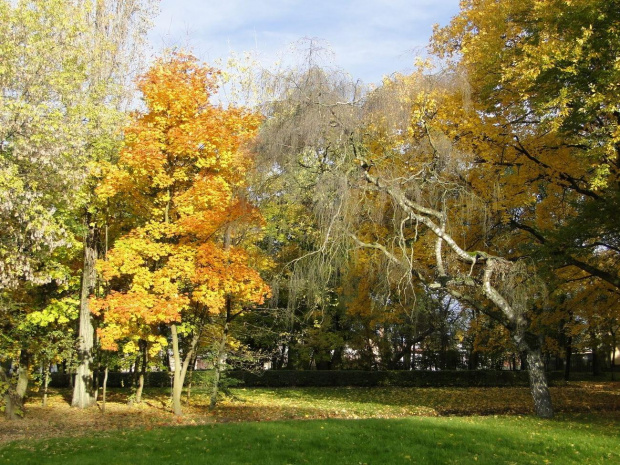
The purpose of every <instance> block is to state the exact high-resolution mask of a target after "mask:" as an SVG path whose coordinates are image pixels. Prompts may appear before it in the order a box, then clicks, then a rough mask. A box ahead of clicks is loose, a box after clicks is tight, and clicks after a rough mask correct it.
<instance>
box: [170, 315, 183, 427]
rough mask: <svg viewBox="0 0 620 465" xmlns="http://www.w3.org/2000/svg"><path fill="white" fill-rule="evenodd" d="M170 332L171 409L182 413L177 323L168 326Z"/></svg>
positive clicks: (176, 413)
mask: <svg viewBox="0 0 620 465" xmlns="http://www.w3.org/2000/svg"><path fill="white" fill-rule="evenodd" d="M170 330H171V333H172V357H173V360H174V377H173V382H172V411H173V412H174V414H175V415H177V416H181V415H183V409H182V408H181V393H182V392H183V380H182V379H181V356H180V354H179V336H178V334H177V325H176V324H173V325H172V326H171V327H170Z"/></svg>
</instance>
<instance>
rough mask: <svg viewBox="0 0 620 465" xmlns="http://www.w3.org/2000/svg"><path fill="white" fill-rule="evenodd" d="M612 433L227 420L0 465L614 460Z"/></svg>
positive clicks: (592, 425)
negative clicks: (222, 422)
mask: <svg viewBox="0 0 620 465" xmlns="http://www.w3.org/2000/svg"><path fill="white" fill-rule="evenodd" d="M619 437H620V425H618V423H616V422H615V421H614V420H613V419H609V418H607V419H606V417H605V416H603V417H594V416H590V415H588V416H578V415H570V416H560V417H559V418H557V419H555V420H552V421H541V420H538V419H536V418H534V417H521V416H512V417H504V416H500V417H493V416H489V417H442V418H432V417H410V418H401V419H365V420H331V419H330V420H311V421H277V422H254V423H227V424H212V425H206V426H195V427H169V428H160V429H153V430H150V431H146V430H133V431H115V432H106V433H99V434H98V435H96V436H91V437H74V438H62V439H51V440H45V441H18V442H13V443H10V444H7V445H6V446H4V447H3V448H0V464H19V465H27V464H46V465H47V464H49V465H53V464H63V465H68V464H80V465H88V464H109V465H115V464H136V465H140V464H145V465H146V464H148V465H158V464H167V465H173V464H202V463H204V464H303V463H309V464H338V465H344V464H392V463H393V464H403V463H405V464H406V463H418V464H456V463H458V464H467V463H472V464H473V463H476V464H480V463H488V464H544V463H552V464H562V465H564V464H584V463H609V464H612V463H614V464H616V463H620V440H619Z"/></svg>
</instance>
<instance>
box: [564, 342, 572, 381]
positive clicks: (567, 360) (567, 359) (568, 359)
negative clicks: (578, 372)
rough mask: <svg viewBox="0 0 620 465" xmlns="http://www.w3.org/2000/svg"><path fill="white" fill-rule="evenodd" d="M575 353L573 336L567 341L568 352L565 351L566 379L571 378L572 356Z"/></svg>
mask: <svg viewBox="0 0 620 465" xmlns="http://www.w3.org/2000/svg"><path fill="white" fill-rule="evenodd" d="M572 355H573V338H572V337H569V338H568V340H567V342H566V353H565V357H564V360H565V365H564V381H568V380H569V379H570V368H571V366H570V364H571V357H572Z"/></svg>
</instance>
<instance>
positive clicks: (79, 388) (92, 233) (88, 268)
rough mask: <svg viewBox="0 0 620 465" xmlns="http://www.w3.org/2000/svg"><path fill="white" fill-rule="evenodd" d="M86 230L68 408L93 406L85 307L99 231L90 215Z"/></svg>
mask: <svg viewBox="0 0 620 465" xmlns="http://www.w3.org/2000/svg"><path fill="white" fill-rule="evenodd" d="M86 222H87V227H88V230H87V232H86V237H85V240H84V271H83V272H82V290H81V294H80V317H79V321H80V323H79V324H80V326H79V333H78V337H79V345H78V366H77V371H76V374H75V383H74V386H73V399H72V401H71V405H72V406H73V407H77V408H87V407H90V406H92V405H93V404H94V403H95V401H96V398H95V396H94V387H93V367H92V365H93V346H94V333H95V330H94V328H93V321H92V315H91V313H90V308H89V305H88V299H89V297H90V296H91V295H92V294H93V292H94V289H95V281H96V277H97V271H96V269H95V263H96V262H97V255H98V250H97V243H98V237H97V236H98V229H97V226H96V225H95V224H94V223H93V218H92V214H90V213H87V214H86Z"/></svg>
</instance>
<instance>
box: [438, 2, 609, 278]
mask: <svg viewBox="0 0 620 465" xmlns="http://www.w3.org/2000/svg"><path fill="white" fill-rule="evenodd" d="M619 22H620V17H619V15H618V11H617V5H615V4H614V2H606V1H598V0H596V1H586V0H577V1H571V2H562V1H555V0H528V1H525V2H520V1H506V2H493V1H479V2H465V3H463V7H462V11H461V13H460V14H459V15H458V16H457V17H455V18H454V20H453V21H452V22H451V24H450V25H449V26H447V27H445V28H443V29H438V30H436V32H435V36H434V39H433V49H434V50H435V51H436V52H437V53H438V54H439V55H440V56H441V57H444V58H448V59H449V60H450V65H451V66H452V68H453V69H458V70H459V72H461V73H462V74H463V75H464V76H466V77H467V82H468V85H469V89H468V94H469V97H470V102H471V110H472V111H471V112H469V114H468V117H467V118H464V119H463V120H462V122H459V123H456V122H455V125H457V126H459V130H457V132H458V136H459V137H461V136H464V138H463V140H462V141H463V142H464V144H467V145H469V146H470V147H471V146H472V145H475V146H477V147H480V150H478V153H479V160H478V163H479V164H480V167H481V170H480V173H481V176H480V177H479V179H481V180H482V181H483V182H486V183H488V182H491V181H490V180H493V182H495V180H496V179H497V177H498V176H502V177H505V179H502V180H501V181H500V182H501V184H502V188H503V190H504V193H505V200H500V201H501V202H505V203H504V205H503V207H504V208H509V209H512V212H507V214H508V215H511V218H510V226H511V227H512V228H513V229H514V228H517V229H518V230H520V231H522V233H523V235H522V236H521V238H523V237H524V236H525V237H527V236H529V237H528V238H527V242H528V243H532V240H533V241H534V243H535V244H537V247H530V249H535V250H536V253H537V255H538V258H539V259H542V260H545V261H546V263H547V264H548V265H549V266H550V267H551V268H561V267H576V268H578V269H580V270H582V271H584V272H586V273H588V274H591V275H593V276H596V277H597V278H598V279H601V280H603V281H606V282H608V283H609V284H611V285H613V286H615V287H616V288H618V287H619V286H620V278H619V277H618V272H617V270H618V263H619V262H620V255H619V252H618V250H619V248H618V241H619V238H620V231H619V230H618V227H617V222H615V221H613V220H612V221H611V222H610V218H613V217H615V216H616V215H617V212H618V211H619V208H620V204H619V202H618V198H619V193H618V192H619V191H618V186H619V183H618V177H619V175H620V165H619V163H620V158H619V149H620V146H619V145H618V137H619V136H618V135H619V132H618V122H619V120H618V113H617V108H618V94H617V92H616V83H617V81H618V79H619V77H620V75H619V71H618V69H617V67H616V66H615V64H614V63H615V61H614V60H615V58H614V57H615V56H616V50H617V48H618V45H619V44H620V36H619V33H618V31H619V27H618V26H619V24H620V23H619ZM472 123H473V124H472ZM485 147H486V148H485ZM485 172H486V173H485ZM501 194H502V195H504V194H503V193H501ZM515 194H516V196H515ZM534 198H536V199H537V201H536V202H534V201H533V200H532V199H534ZM524 207H525V208H524ZM518 209H521V212H519V210H518ZM517 212H519V213H518V214H515V213H517ZM557 212H562V213H561V214H558V213H557ZM521 240H522V239H521ZM515 242H516V241H515ZM529 253H531V250H530V251H529Z"/></svg>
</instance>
